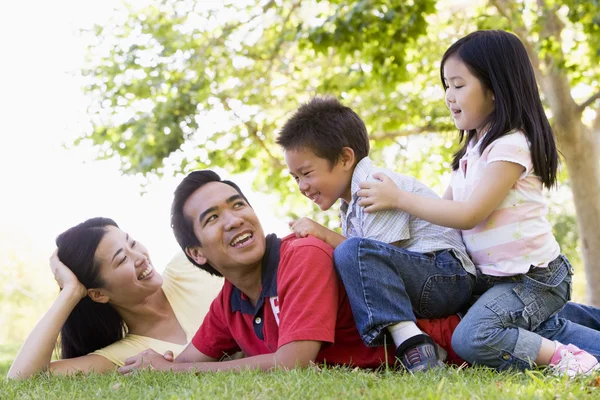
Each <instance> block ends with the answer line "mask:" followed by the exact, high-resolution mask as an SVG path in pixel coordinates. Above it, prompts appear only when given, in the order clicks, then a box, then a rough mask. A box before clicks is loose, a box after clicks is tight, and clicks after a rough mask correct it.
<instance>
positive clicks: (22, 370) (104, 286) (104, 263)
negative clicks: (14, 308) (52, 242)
mask: <svg viewBox="0 0 600 400" xmlns="http://www.w3.org/2000/svg"><path fill="white" fill-rule="evenodd" d="M56 245H57V246H58V250H57V251H56V252H55V253H54V254H53V255H52V257H51V258H50V266H51V268H52V272H53V273H54V277H55V279H56V281H57V282H58V284H59V286H60V287H61V292H60V294H59V296H58V298H57V299H56V301H55V302H54V304H53V305H52V306H51V308H50V310H48V312H47V313H46V314H45V315H44V317H43V318H42V319H41V320H40V321H39V322H38V324H37V325H36V326H35V328H34V329H33V331H32V332H31V333H30V335H29V337H28V338H27V340H26V341H25V343H24V344H23V346H22V348H21V350H20V351H19V354H18V355H17V357H16V359H15V361H14V363H13V364H12V366H11V368H10V370H9V372H8V377H9V378H14V379H24V378H27V377H30V376H31V375H33V374H35V373H36V372H39V371H48V370H49V371H52V372H53V373H57V374H71V373H75V372H86V373H87V372H91V371H94V372H97V373H102V372H105V371H112V370H114V369H115V367H116V366H122V365H123V364H124V361H125V359H126V358H128V357H131V356H134V355H136V354H138V353H139V352H141V351H144V350H146V349H149V348H151V349H153V350H155V351H157V352H159V353H161V354H163V353H164V352H165V351H167V350H172V351H173V353H174V356H177V355H178V354H179V352H180V351H182V350H183V349H184V348H185V346H186V344H187V343H188V341H189V340H190V339H191V338H192V336H193V335H194V333H195V332H196V330H197V329H198V327H199V326H200V324H201V322H202V318H203V317H204V315H205V313H206V311H207V307H208V304H209V302H208V301H207V297H208V299H211V300H212V299H213V298H214V297H215V296H216V294H217V292H218V290H219V288H220V284H219V283H218V282H217V281H214V280H213V279H215V278H211V277H209V276H208V275H207V274H204V273H203V272H202V271H200V270H199V269H198V268H195V267H194V266H193V265H192V264H191V263H189V262H188V261H187V259H186V258H185V256H184V255H183V253H182V254H181V255H180V256H177V257H176V258H175V259H174V260H173V261H171V263H169V265H168V266H167V268H166V269H165V271H164V273H163V275H162V276H161V275H160V274H159V273H158V272H157V271H156V270H154V267H153V266H152V262H151V261H150V257H149V255H148V251H147V249H146V248H145V247H144V246H143V245H142V244H141V243H138V242H136V241H135V240H133V239H132V238H131V237H130V236H129V235H128V234H126V233H125V232H123V231H122V230H121V229H119V227H118V226H117V224H116V223H115V222H114V221H113V220H111V219H108V218H92V219H89V220H87V221H85V222H83V223H81V224H79V225H77V226H74V227H72V228H70V229H69V230H67V231H65V232H64V233H62V234H61V235H59V236H58V238H57V239H56ZM61 261H62V262H61ZM63 262H64V264H63ZM67 266H68V268H67ZM207 281H210V282H212V283H216V284H215V285H213V287H214V289H213V290H209V291H210V293H209V294H208V296H207V293H206V291H203V290H201V288H202V287H206V286H207V285H206V283H207ZM202 308H204V309H202ZM59 333H60V346H61V359H60V360H58V361H52V362H51V361H50V359H51V356H52V351H53V349H54V347H55V345H56V343H57V339H58V336H59Z"/></svg>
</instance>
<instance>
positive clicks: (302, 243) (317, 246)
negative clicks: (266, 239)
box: [280, 233, 333, 257]
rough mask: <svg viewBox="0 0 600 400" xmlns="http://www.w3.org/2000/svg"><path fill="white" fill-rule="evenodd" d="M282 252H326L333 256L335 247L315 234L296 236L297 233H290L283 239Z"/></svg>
mask: <svg viewBox="0 0 600 400" xmlns="http://www.w3.org/2000/svg"><path fill="white" fill-rule="evenodd" d="M280 251H281V253H286V252H302V253H304V252H309V253H310V252H325V253H326V254H328V255H329V256H331V257H333V248H332V247H331V246H330V245H328V244H327V243H325V242H324V241H322V240H321V239H317V238H316V237H314V236H307V237H300V238H299V237H296V235H295V234H293V233H292V234H289V235H287V236H286V237H284V238H283V239H281V247H280Z"/></svg>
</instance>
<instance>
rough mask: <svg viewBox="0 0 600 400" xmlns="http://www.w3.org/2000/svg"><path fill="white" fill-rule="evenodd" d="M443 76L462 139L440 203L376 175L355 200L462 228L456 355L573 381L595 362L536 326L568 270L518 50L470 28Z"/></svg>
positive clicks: (546, 144) (543, 321) (549, 140)
mask: <svg viewBox="0 0 600 400" xmlns="http://www.w3.org/2000/svg"><path fill="white" fill-rule="evenodd" d="M440 72H441V78H442V83H443V85H444V88H445V91H446V105H447V106H448V108H449V109H450V112H451V113H452V117H453V118H454V122H455V124H456V127H457V128H458V129H459V130H460V140H461V142H463V146H462V148H461V149H460V150H459V151H458V152H457V153H456V154H455V155H454V159H453V162H452V171H453V172H452V179H451V183H450V187H449V188H448V190H447V191H446V193H445V194H444V197H443V199H433V198H423V197H420V196H418V195H415V194H412V193H407V192H403V191H401V190H399V189H398V187H397V186H396V185H394V184H393V182H391V181H390V180H389V178H387V177H386V176H383V175H382V176H379V177H378V179H379V180H380V181H377V182H365V183H361V190H360V191H359V196H361V201H360V203H359V204H360V205H362V206H364V207H365V211H367V212H373V211H377V210H382V209H390V208H398V209H401V210H403V211H406V212H408V213H410V214H413V215H415V216H417V217H419V218H422V219H424V220H427V221H429V222H432V223H434V224H438V225H442V226H447V227H451V228H458V229H461V230H462V235H463V240H464V242H465V246H466V248H467V251H468V252H469V255H470V256H471V258H472V260H473V262H474V263H475V265H476V267H477V272H478V276H477V283H476V289H475V293H476V294H481V297H479V298H478V300H477V301H476V302H475V304H474V305H473V306H472V308H471V309H470V310H469V311H468V313H467V314H466V315H465V317H464V319H463V320H462V321H461V323H460V324H459V325H458V327H457V329H456V331H455V332H454V335H453V338H452V347H453V348H454V350H455V351H456V353H458V354H459V355H460V356H461V357H462V358H464V359H465V360H467V361H469V362H470V363H478V364H484V365H488V366H491V367H495V368H497V369H499V370H503V369H507V368H509V367H517V368H520V369H525V368H528V367H530V366H531V365H532V364H533V363H535V364H537V365H551V366H553V367H554V368H555V369H557V370H559V371H564V372H566V373H568V374H569V375H570V376H573V375H575V374H579V373H584V374H587V373H590V372H591V371H593V370H596V369H598V368H600V365H599V364H598V361H597V360H596V358H594V357H593V356H591V355H590V354H588V353H587V352H584V351H582V350H580V349H579V348H577V347H575V346H573V345H567V346H565V345H563V344H561V343H558V342H553V341H550V340H547V339H545V338H543V337H542V336H540V335H539V334H538V333H536V332H540V333H541V332H545V331H546V329H547V327H548V324H551V323H555V322H553V318H551V317H554V316H555V314H556V313H557V312H558V311H560V309H561V308H562V307H563V306H564V305H565V303H566V302H567V301H568V300H569V298H570V292H571V275H572V267H571V265H570V264H569V262H568V260H567V259H566V257H565V256H563V255H561V254H560V248H559V245H558V243H557V242H556V240H555V238H554V236H553V235H552V229H551V226H550V224H549V223H548V221H547V219H546V214H547V205H546V203H545V201H544V197H543V195H542V189H543V187H544V186H545V187H546V188H551V187H552V186H554V185H555V184H556V173H557V166H558V152H557V149H556V145H555V143H554V137H553V133H552V129H551V127H550V124H549V122H548V119H547V118H546V116H545V114H544V110H543V107H542V103H541V100H540V97H539V93H538V88H537V84H536V81H535V76H534V72H533V68H532V66H531V63H530V61H529V58H528V56H527V52H526V50H525V47H524V46H523V44H522V43H521V41H520V40H519V39H518V38H517V37H516V36H515V35H513V34H511V33H508V32H504V31H477V32H473V33H471V34H469V35H467V36H466V37H464V38H462V39H460V40H458V41H457V42H456V43H454V44H453V45H452V46H450V48H449V49H448V50H447V51H446V53H445V54H444V57H443V58H442V63H441V67H440Z"/></svg>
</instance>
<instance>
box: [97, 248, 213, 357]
mask: <svg viewBox="0 0 600 400" xmlns="http://www.w3.org/2000/svg"><path fill="white" fill-rule="evenodd" d="M162 276H163V285H162V289H163V291H164V292H165V295H166V297H167V300H168V301H169V303H170V304H171V307H172V308H173V311H174V312H175V316H176V317H177V320H178V321H179V323H180V324H181V327H182V328H183V330H184V331H185V335H186V337H187V342H188V343H189V342H190V341H191V340H192V338H193V337H194V334H195V333H196V331H197V330H198V328H199V327H200V324H201V323H202V320H203V319H204V316H205V315H206V313H207V312H208V309H209V307H210V303H211V302H212V300H213V299H214V298H215V297H216V296H217V294H218V293H219V290H221V287H222V286H223V280H222V278H217V277H214V276H211V275H209V274H208V273H206V272H204V271H202V270H200V269H199V268H198V267H196V266H195V265H193V264H192V263H190V262H189V261H188V259H187V258H186V256H185V254H183V252H181V253H180V254H177V255H176V256H175V257H173V259H172V260H171V261H170V262H169V264H167V266H166V268H165V270H164V272H163V273H162ZM185 347H186V345H181V344H177V343H171V342H165V341H163V340H158V339H153V338H151V337H146V336H140V335H130V334H128V335H127V336H126V337H125V338H123V339H121V340H119V341H118V342H115V343H113V344H111V345H109V346H106V347H104V348H102V349H100V350H96V351H95V352H93V353H92V354H98V355H101V356H102V357H105V358H106V359H108V360H110V361H111V362H113V363H114V364H116V365H118V366H123V365H124V363H125V360H126V359H127V358H129V357H132V356H135V355H136V354H138V353H140V352H141V351H144V350H147V349H153V350H154V351H156V352H157V353H159V354H164V352H165V351H167V350H171V351H173V354H174V355H175V357H177V355H178V354H179V353H181V352H182V351H183V349H185Z"/></svg>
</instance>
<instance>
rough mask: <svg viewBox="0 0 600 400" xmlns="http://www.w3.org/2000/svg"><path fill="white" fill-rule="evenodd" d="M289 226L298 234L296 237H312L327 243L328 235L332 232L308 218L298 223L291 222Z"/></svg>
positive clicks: (297, 221)
mask: <svg viewBox="0 0 600 400" xmlns="http://www.w3.org/2000/svg"><path fill="white" fill-rule="evenodd" d="M289 225H290V228H292V230H293V231H294V233H295V234H296V237H307V236H308V235H312V236H314V237H316V238H317V239H321V240H322V241H324V242H327V235H328V233H329V232H331V231H330V230H329V229H327V228H325V227H324V226H323V225H321V224H319V223H318V222H315V221H313V220H312V219H310V218H306V217H302V218H300V219H299V220H296V221H290V222H289Z"/></svg>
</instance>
